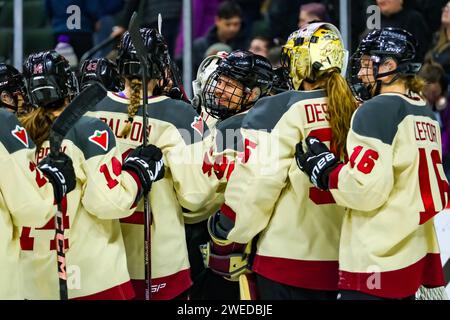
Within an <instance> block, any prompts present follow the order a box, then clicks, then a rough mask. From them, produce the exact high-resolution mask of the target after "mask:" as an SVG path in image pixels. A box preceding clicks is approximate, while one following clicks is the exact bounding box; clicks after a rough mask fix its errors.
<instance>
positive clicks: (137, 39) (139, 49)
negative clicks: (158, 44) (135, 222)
mask: <svg viewBox="0 0 450 320" xmlns="http://www.w3.org/2000/svg"><path fill="white" fill-rule="evenodd" d="M128 32H129V33H130V37H131V41H132V43H133V46H134V48H135V49H136V55H137V57H138V59H139V62H140V64H141V71H142V88H143V90H142V91H143V99H142V100H143V104H142V126H143V127H144V130H143V145H144V147H145V146H147V127H148V125H147V105H148V83H147V82H148V70H149V68H150V62H149V61H148V50H147V49H146V47H145V45H144V41H143V40H142V37H141V32H140V29H139V21H138V14H137V12H134V13H133V16H132V17H131V20H130V24H129V26H128ZM151 224H152V216H151V213H150V206H149V201H148V194H147V193H146V194H144V267H145V300H150V298H151V289H152V284H151V281H152V266H151Z"/></svg>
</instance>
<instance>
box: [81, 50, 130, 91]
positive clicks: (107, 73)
mask: <svg viewBox="0 0 450 320" xmlns="http://www.w3.org/2000/svg"><path fill="white" fill-rule="evenodd" d="M94 82H99V83H101V84H102V85H103V86H104V87H105V88H106V90H108V91H112V92H119V91H121V90H123V81H122V79H121V77H120V75H119V72H118V71H117V65H116V64H115V63H114V62H112V61H111V60H109V59H106V58H99V59H89V60H85V61H84V62H83V65H82V66H81V69H80V81H79V83H80V88H81V90H83V89H84V88H86V87H88V86H89V85H90V84H92V83H94Z"/></svg>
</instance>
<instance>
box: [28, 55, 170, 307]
mask: <svg viewBox="0 0 450 320" xmlns="http://www.w3.org/2000/svg"><path fill="white" fill-rule="evenodd" d="M24 74H25V77H26V80H27V84H28V87H29V88H30V92H31V95H32V100H33V102H34V103H35V104H36V105H37V106H39V107H38V108H37V109H36V110H34V111H32V112H31V113H29V114H27V115H26V116H24V117H22V118H21V120H22V122H23V124H24V126H25V127H26V128H27V130H28V132H29V133H30V136H31V137H32V138H33V139H34V140H35V141H36V143H37V145H38V152H37V156H36V157H37V160H38V161H39V160H40V159H41V158H42V157H44V156H45V154H46V153H47V152H48V150H49V142H48V132H49V129H50V126H51V124H52V123H53V121H54V119H56V118H57V117H58V115H59V114H60V113H61V112H62V111H63V110H64V107H65V106H66V105H67V104H68V101H69V96H70V88H69V87H68V85H67V83H68V81H69V78H70V74H69V64H68V62H67V60H65V58H64V57H63V56H61V55H60V54H58V53H56V52H55V51H47V52H40V53H36V54H32V55H30V56H29V57H28V58H27V60H26V62H25V64H24ZM62 151H63V152H64V153H66V154H67V155H70V157H71V158H72V159H73V162H74V168H75V173H76V177H77V180H76V188H75V191H74V192H72V193H70V194H69V195H68V196H67V198H64V199H63V200H62V210H63V215H64V228H65V241H66V242H65V244H66V248H67V253H66V260H67V274H68V289H69V292H68V293H69V299H131V298H133V297H134V292H133V288H132V285H131V282H130V277H129V274H128V270H127V262H126V254H125V247H124V244H123V239H122V233H121V229H120V223H119V221H118V220H117V219H119V218H124V217H127V216H129V215H131V214H132V213H133V212H134V209H135V204H136V203H137V201H139V199H140V198H141V196H142V195H143V193H144V192H148V191H149V190H150V188H151V185H152V182H153V181H156V180H158V179H159V178H161V177H162V175H163V174H164V173H163V171H161V170H160V168H161V163H160V162H161V156H162V155H161V152H160V150H159V149H157V148H156V147H154V146H148V147H146V148H138V149H136V150H135V152H133V153H131V154H130V157H128V158H126V159H125V160H124V161H122V153H120V152H119V149H118V148H117V146H116V141H115V138H114V135H113V133H112V132H111V130H110V129H109V128H108V126H107V125H106V124H105V123H103V122H102V121H99V120H98V119H95V118H90V117H82V118H81V119H80V120H79V121H77V122H76V123H75V124H74V127H73V128H72V129H71V130H70V131H69V132H68V134H67V135H66V138H65V139H64V141H63V143H62ZM122 163H123V164H122ZM143 163H146V164H147V166H148V167H147V168H146V167H145V166H144V165H142V164H143ZM54 233H55V231H54V220H53V219H50V220H49V221H48V223H47V224H46V225H45V226H43V227H42V228H23V229H22V233H21V247H22V254H21V256H22V257H23V258H22V265H23V270H24V272H23V280H24V287H25V288H26V290H25V297H26V298H27V299H57V298H58V296H59V295H58V277H57V274H56V265H57V264H56V252H55V240H54Z"/></svg>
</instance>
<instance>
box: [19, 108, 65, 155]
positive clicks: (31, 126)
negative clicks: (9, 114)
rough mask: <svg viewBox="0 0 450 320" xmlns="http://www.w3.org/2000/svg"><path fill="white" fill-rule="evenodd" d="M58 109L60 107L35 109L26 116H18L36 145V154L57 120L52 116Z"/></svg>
mask: <svg viewBox="0 0 450 320" xmlns="http://www.w3.org/2000/svg"><path fill="white" fill-rule="evenodd" d="M58 109H60V107H56V108H37V109H34V110H32V111H30V112H29V113H27V114H24V115H21V116H19V120H20V121H21V122H22V124H23V126H24V127H25V129H26V130H27V132H28V134H29V135H30V137H31V139H32V140H33V141H34V143H35V144H36V151H37V152H38V151H39V149H41V147H42V144H43V143H44V141H46V140H47V139H48V137H49V135H50V128H51V126H52V124H53V122H54V121H55V119H56V118H57V117H56V116H54V115H53V112H54V111H56V110H58Z"/></svg>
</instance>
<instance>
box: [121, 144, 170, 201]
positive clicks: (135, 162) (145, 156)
mask: <svg viewBox="0 0 450 320" xmlns="http://www.w3.org/2000/svg"><path fill="white" fill-rule="evenodd" d="M122 169H123V170H131V171H133V172H134V173H136V175H137V176H138V178H139V181H140V182H141V185H142V188H143V189H144V192H146V193H148V192H150V189H151V187H152V183H153V182H155V181H158V180H160V179H162V178H163V177H164V162H163V159H162V152H161V149H159V148H158V147H157V146H155V145H152V144H150V145H148V146H146V147H143V146H139V147H137V148H136V149H134V150H133V151H131V152H130V154H129V155H128V156H127V158H126V159H125V161H124V163H123V165H122Z"/></svg>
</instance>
